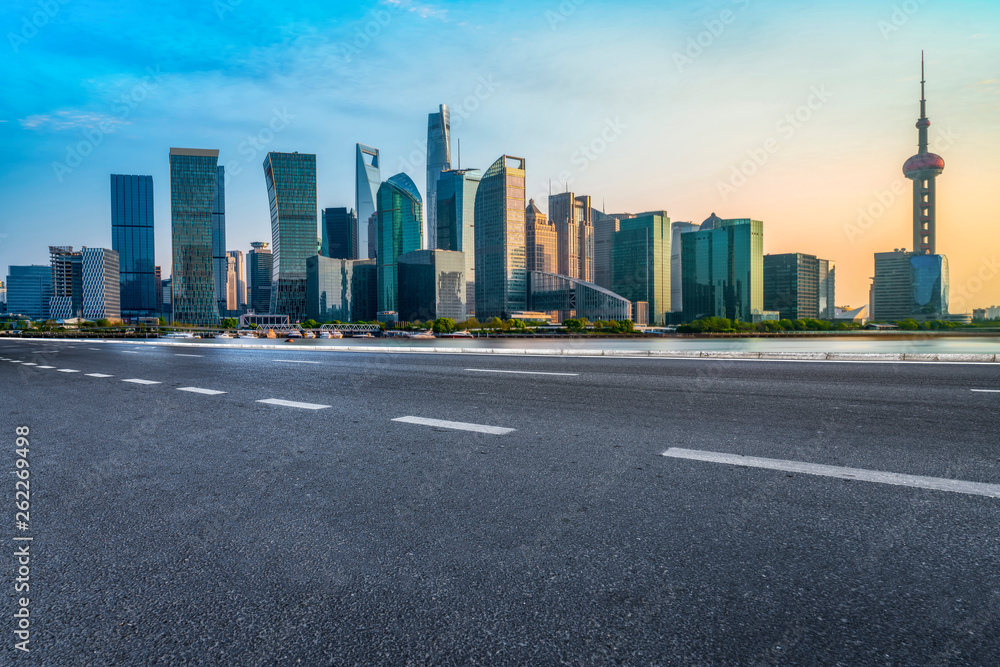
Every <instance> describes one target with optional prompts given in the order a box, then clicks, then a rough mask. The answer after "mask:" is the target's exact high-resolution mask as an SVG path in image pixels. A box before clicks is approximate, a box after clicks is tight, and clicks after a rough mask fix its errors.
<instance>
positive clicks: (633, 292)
mask: <svg viewBox="0 0 1000 667" xmlns="http://www.w3.org/2000/svg"><path fill="white" fill-rule="evenodd" d="M618 227H619V229H618V231H617V232H615V233H614V235H613V236H612V240H611V284H612V287H611V291H612V292H613V293H615V294H619V295H621V296H623V297H625V298H626V299H628V300H629V301H631V302H632V304H633V310H636V307H635V304H636V303H637V302H639V301H645V302H646V303H648V304H649V319H650V323H652V324H655V325H664V324H667V322H668V317H669V315H668V313H669V312H670V234H671V232H670V217H669V216H668V215H667V212H666V211H650V212H648V213H640V214H639V215H637V216H635V217H632V218H624V219H621V220H619V223H618Z"/></svg>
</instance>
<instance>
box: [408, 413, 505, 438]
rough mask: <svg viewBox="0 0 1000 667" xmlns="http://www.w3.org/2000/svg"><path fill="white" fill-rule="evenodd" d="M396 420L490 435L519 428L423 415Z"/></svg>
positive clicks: (501, 433)
mask: <svg viewBox="0 0 1000 667" xmlns="http://www.w3.org/2000/svg"><path fill="white" fill-rule="evenodd" d="M392 421H394V422H403V423H404V424H418V425H420V426H436V427H438V428H447V429H452V430H454V431H472V432H474V433H489V434H490V435H506V434H507V433H512V432H514V431H515V430H517V429H513V428H503V427H501V426H485V425H483V424H467V423H465V422H449V421H443V420H441V419H424V418H423V417H398V418H397V419H393V420H392Z"/></svg>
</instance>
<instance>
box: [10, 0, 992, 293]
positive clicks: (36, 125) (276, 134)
mask: <svg viewBox="0 0 1000 667" xmlns="http://www.w3.org/2000/svg"><path fill="white" fill-rule="evenodd" d="M0 27H2V31H0V36H2V39H0V52H3V53H4V57H3V58H0V71H2V74H3V81H4V82H5V90H4V94H3V96H2V99H0V142H2V145H3V146H4V154H3V157H4V159H3V160H2V162H0V165H2V166H0V170H2V174H0V176H2V178H0V195H2V198H3V202H4V206H3V208H2V209H0V272H4V270H5V269H6V266H7V265H9V264H21V263H46V262H47V246H48V245H50V244H54V245H74V246H81V245H89V246H106V247H109V246H110V243H111V239H110V204H109V184H108V182H109V174H112V173H126V174H152V175H153V181H154V188H155V197H156V216H157V218H156V220H157V233H156V244H157V257H158V263H160V264H161V265H163V266H164V267H166V266H168V265H169V258H170V225H169V222H170V215H169V180H168V170H167V166H168V163H167V154H168V150H169V148H170V147H171V146H179V147H193V148H217V149H219V150H220V153H221V154H220V161H221V162H222V163H224V164H227V165H229V176H230V179H229V189H228V192H227V206H228V216H227V227H228V230H227V233H228V239H227V240H228V245H229V247H230V248H233V249H242V250H244V251H245V250H248V249H249V243H250V242H251V241H255V240H269V239H270V223H269V218H268V207H267V195H266V190H265V186H264V178H263V173H262V168H261V162H262V161H263V159H264V155H265V153H266V151H268V150H278V151H300V152H312V153H316V154H317V172H318V195H319V202H318V204H319V206H320V207H326V206H344V205H346V206H353V199H354V196H353V191H354V182H353V159H354V144H355V142H359V141H360V142H363V143H366V144H369V145H372V146H376V147H378V148H379V149H380V150H381V152H382V164H383V177H384V178H387V177H388V176H390V175H392V174H394V173H397V172H399V171H405V172H407V173H408V174H409V175H410V176H411V177H412V178H413V180H414V181H415V182H416V183H417V185H418V186H419V187H421V188H423V185H424V163H423V150H424V143H425V139H426V122H427V114H428V113H430V112H432V111H435V110H436V109H437V105H438V104H440V103H442V102H443V103H447V104H449V105H450V106H451V107H452V109H453V136H454V137H456V138H461V140H462V164H463V166H466V167H481V168H485V167H488V166H489V165H490V164H491V163H492V162H493V161H494V160H495V159H496V158H497V157H498V156H500V155H501V154H503V153H508V154H512V155H517V156H520V157H524V158H526V160H527V169H528V181H529V191H530V192H531V194H532V195H533V196H535V197H536V199H538V200H539V201H538V203H539V205H540V206H542V208H543V209H544V208H545V205H546V202H545V201H544V199H545V195H546V194H547V192H548V181H549V179H551V180H552V181H553V183H554V185H553V187H554V188H555V189H562V188H563V187H566V185H567V182H568V186H569V187H570V188H571V189H573V190H574V191H576V192H577V193H579V194H589V195H591V196H592V197H593V198H594V201H595V204H596V203H598V202H602V201H603V202H606V207H607V209H608V210H609V211H610V212H618V211H642V210H651V209H666V210H667V211H668V212H669V213H670V214H671V217H672V218H673V219H675V220H692V219H693V220H699V221H700V220H702V219H704V218H705V217H707V216H708V215H709V214H710V213H712V212H713V211H715V212H718V213H719V214H720V215H722V216H724V217H753V218H757V219H761V220H764V222H765V251H767V252H792V251H799V252H811V253H815V254H819V255H821V256H824V257H828V258H830V259H834V260H836V261H837V262H838V265H839V267H840V268H839V269H838V272H839V276H838V284H839V290H838V301H840V302H841V303H842V304H845V305H846V304H852V305H853V304H858V305H860V304H861V303H863V302H864V300H865V299H866V298H867V284H868V277H869V276H870V275H871V270H872V269H871V264H872V259H871V255H872V253H873V252H876V251H884V250H887V249H892V248H896V247H905V246H907V245H908V244H909V242H910V238H911V234H910V230H909V216H910V212H909V197H908V195H906V194H902V195H897V194H894V193H893V188H894V187H895V188H897V189H898V186H899V183H898V182H899V181H900V180H901V178H902V177H901V173H900V168H901V165H902V163H903V161H904V160H905V159H906V158H907V157H909V156H910V155H911V154H912V153H913V152H914V150H915V143H916V130H915V129H914V128H913V123H914V121H915V119H916V116H917V100H918V94H919V84H918V81H919V58H920V50H921V49H922V48H923V49H927V51H928V54H927V59H928V60H927V62H928V95H929V98H930V105H929V111H930V116H931V120H932V122H933V123H934V126H933V127H932V136H935V137H936V142H937V146H936V148H937V150H938V152H940V153H941V154H942V155H943V156H944V157H945V159H946V161H947V162H948V168H947V169H946V171H945V174H944V176H942V178H941V180H940V182H939V183H940V185H939V187H940V194H939V197H940V199H941V204H940V206H941V212H940V214H939V226H940V228H941V230H940V232H939V250H940V251H941V252H944V253H946V254H948V255H949V257H950V259H951V267H952V283H953V288H954V287H957V288H960V289H963V290H964V291H965V294H966V297H962V300H963V304H964V307H965V309H969V308H972V307H973V306H981V305H987V304H989V303H1000V272H997V275H994V276H989V277H987V273H988V272H985V271H984V268H983V267H984V266H989V265H990V262H991V258H992V251H991V250H990V244H988V243H987V244H983V243H970V239H979V238H985V239H988V240H990V241H992V242H993V245H994V246H995V245H997V244H996V243H995V242H996V241H997V239H998V238H1000V236H998V234H997V232H996V224H997V222H998V220H997V213H996V210H995V209H994V208H993V207H992V200H993V196H992V193H993V191H994V190H995V189H996V183H997V182H998V179H1000V165H998V164H997V160H996V158H995V156H996V155H997V154H998V149H1000V82H998V79H1000V71H998V70H1000V39H998V37H1000V5H998V3H996V2H986V1H974V0H957V1H952V2H947V3H945V2H940V1H937V0H925V1H924V2H920V0H907V1H906V2H885V3H882V2H870V1H869V2H851V1H845V2H838V3H829V2H808V1H806V2H789V1H786V0H771V1H765V0H735V1H730V0H723V1H719V2H699V3H692V2H636V1H621V2H603V1H600V0H583V1H579V0H565V1H564V2H556V1H553V2H540V3H539V2H521V1H516V0H515V1H513V2H503V3H497V2H474V1H466V2H446V1H428V2H418V1H416V0H414V1H410V0H393V1H391V2H360V3H356V4H353V3H352V4H348V3H325V2H324V3H318V2H317V3H307V2H298V3H273V2H262V1H258V0H242V1H240V0H216V1H214V2H213V1H203V2H185V1H176V2H170V3H136V2H110V1H98V0H41V1H39V0H35V1H34V2H22V1H20V0H15V1H11V0H7V1H6V2H4V3H3V5H2V8H0ZM796 113H797V114H798V118H796ZM790 114H791V118H790V119H789V115H790ZM82 153H86V155H83V154H82ZM755 158H756V164H754V163H753V160H754V159H755ZM748 160H750V161H751V162H750V163H747V161H748ZM734 169H736V173H735V174H734ZM740 170H742V171H743V174H742V177H741V174H740ZM747 173H749V174H750V175H749V176H747ZM879 202H882V203H883V205H882V209H881V210H880V208H879V205H880V204H879ZM862 211H867V212H868V217H867V218H866V217H865V216H864V215H862V213H861V212H862ZM952 299H953V302H954V301H956V295H955V293H954V290H953V296H952Z"/></svg>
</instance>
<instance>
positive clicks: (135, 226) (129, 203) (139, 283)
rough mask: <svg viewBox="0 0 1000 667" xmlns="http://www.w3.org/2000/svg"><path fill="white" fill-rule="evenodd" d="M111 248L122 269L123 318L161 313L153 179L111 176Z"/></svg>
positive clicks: (122, 175) (150, 177) (119, 175)
mask: <svg viewBox="0 0 1000 667" xmlns="http://www.w3.org/2000/svg"><path fill="white" fill-rule="evenodd" d="M111 248H112V250H114V251H115V252H117V253H118V260H119V264H120V266H121V281H120V282H121V288H120V296H121V315H122V316H123V317H125V318H128V319H134V318H138V317H152V316H154V315H156V314H157V313H159V312H160V303H159V300H158V299H157V294H158V293H159V279H158V278H157V277H156V266H155V264H154V262H155V261H156V256H155V251H154V243H153V177H152V176H132V175H124V174H112V175H111Z"/></svg>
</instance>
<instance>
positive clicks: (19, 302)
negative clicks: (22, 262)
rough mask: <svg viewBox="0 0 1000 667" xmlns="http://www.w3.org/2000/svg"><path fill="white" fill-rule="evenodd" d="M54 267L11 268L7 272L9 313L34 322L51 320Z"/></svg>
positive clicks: (36, 265) (40, 265)
mask: <svg viewBox="0 0 1000 667" xmlns="http://www.w3.org/2000/svg"><path fill="white" fill-rule="evenodd" d="M51 300H52V267H51V266H45V265H44V264H34V265H31V266H10V267H8V270H7V312H8V313H10V314H12V315H24V316H25V317H27V318H30V319H33V320H47V319H49V302H50V301H51Z"/></svg>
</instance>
